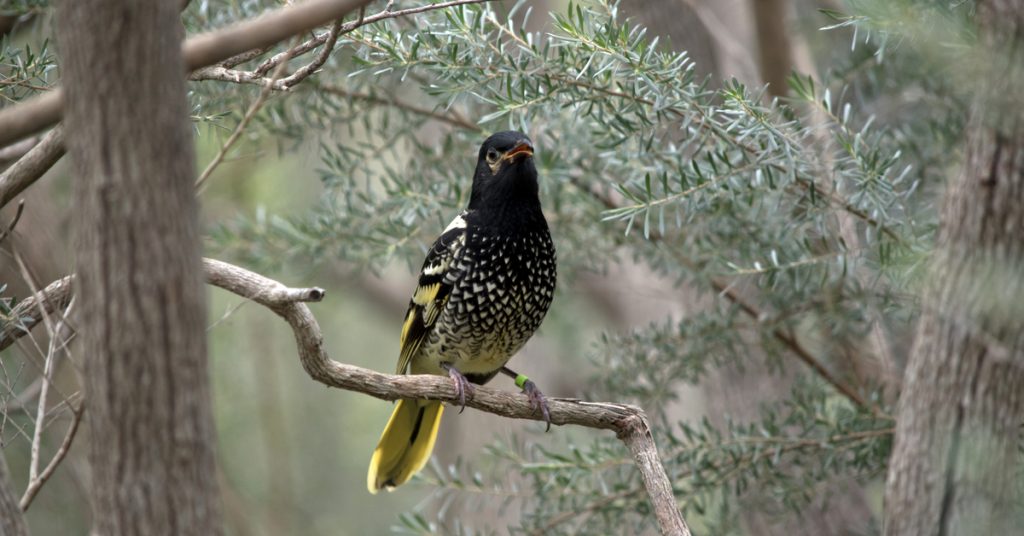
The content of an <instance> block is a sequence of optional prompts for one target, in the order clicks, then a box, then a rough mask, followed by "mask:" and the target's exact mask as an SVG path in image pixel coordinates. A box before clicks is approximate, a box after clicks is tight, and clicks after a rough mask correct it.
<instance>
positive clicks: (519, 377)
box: [501, 367, 551, 432]
mask: <svg viewBox="0 0 1024 536" xmlns="http://www.w3.org/2000/svg"><path fill="white" fill-rule="evenodd" d="M501 373H502V374H504V375H506V376H508V377H510V378H513V379H515V381H516V387H519V388H520V389H522V390H523V393H525V394H526V396H527V398H529V399H530V406H531V407H533V409H534V410H538V411H540V413H541V415H543V416H544V422H545V423H547V425H548V426H547V428H546V429H545V430H544V431H545V432H548V431H551V413H550V412H548V399H547V398H545V397H544V393H542V392H540V389H537V384H535V383H533V380H531V379H530V378H527V377H526V375H525V374H519V373H517V372H515V371H514V370H512V369H510V368H508V367H501Z"/></svg>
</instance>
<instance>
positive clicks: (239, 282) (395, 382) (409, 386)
mask: <svg viewBox="0 0 1024 536" xmlns="http://www.w3.org/2000/svg"><path fill="white" fill-rule="evenodd" d="M203 268H204V270H205V272H206V281H207V282H208V283H209V284H211V285H214V286H217V287H220V288H222V289H224V290H227V291H228V292H231V293H233V294H237V295H239V296H241V297H243V298H246V299H249V300H252V301H254V302H256V303H258V304H260V305H263V306H264V307H267V308H268V309H270V310H271V311H273V312H274V313H276V314H277V315H278V316H280V317H281V318H283V319H284V320H285V321H287V322H288V324H289V325H290V326H291V327H292V331H293V333H294V335H295V343H296V346H297V348H298V354H299V361H300V362H301V364H302V367H303V368H304V369H305V370H306V373H308V374H309V375H310V376H311V377H312V378H313V379H314V380H316V381H318V382H320V383H322V384H324V385H327V386H330V387H337V388H339V389H345V390H348V391H356V392H360V393H363V394H367V395H370V396H373V397H375V398H380V399H382V400H397V399H400V398H417V399H429V400H442V401H445V402H455V401H456V396H455V389H454V388H453V387H452V383H451V381H449V380H448V379H447V378H445V377H441V376H430V375H415V376H405V375H394V374H382V373H380V372H376V371H372V370H369V369H364V368H361V367H356V366H352V365H347V364H344V363H339V362H338V361H335V360H333V359H331V358H330V356H328V355H327V352H326V351H325V350H324V341H323V333H322V332H321V330H320V325H319V324H318V323H317V321H316V318H315V317H314V316H313V313H312V312H311V311H310V309H309V307H308V306H307V305H306V303H305V302H317V301H320V300H322V299H323V298H324V291H323V289H320V288H290V287H286V286H284V285H282V284H281V283H279V282H277V281H274V280H272V279H269V278H267V277H264V276H262V275H259V274H256V273H254V272H250V271H249V270H245V269H243V268H239V267H237V266H234V265H231V264H228V263H225V262H221V261H216V260H211V259H205V260H204V261H203ZM71 280H72V278H71V276H69V277H66V278H64V279H61V280H59V281H57V282H55V283H52V284H50V285H49V286H47V287H46V288H45V289H43V290H42V291H41V293H40V294H42V296H38V297H36V298H35V299H36V300H39V301H40V302H42V303H44V304H51V303H52V304H60V303H67V301H68V300H69V299H70V296H71V294H70V292H71V288H70V287H71V285H70V284H69V283H70V282H71ZM39 309H40V308H31V309H29V310H27V311H25V315H26V316H29V317H31V316H32V315H33V314H38V313H34V311H37V310H39ZM24 320H25V323H26V324H29V325H34V324H36V323H38V320H35V321H34V322H33V321H32V318H26V319H24ZM23 333H24V331H21V330H18V331H13V332H8V333H6V334H5V335H6V337H8V338H11V337H13V338H17V337H20V336H21V335H22V334H23ZM4 342H7V339H5V341H4ZM8 344H9V342H8ZM466 405H467V406H469V407H471V408H475V409H478V410H481V411H485V412H487V413H493V414H495V415H500V416H503V417H509V418H514V419H531V420H541V418H542V417H541V415H540V413H539V412H538V411H537V410H535V409H534V408H533V406H532V405H531V404H530V401H529V399H528V398H527V397H526V396H524V395H522V394H519V393H510V392H505V391H499V390H495V389H489V388H487V387H484V386H478V387H477V388H476V389H474V390H473V392H472V393H469V394H467V396H466ZM548 409H549V411H550V415H551V423H552V424H557V425H565V424H572V425H577V426H585V427H587V428H597V429H601V430H611V431H613V432H615V435H616V436H617V437H618V438H619V439H620V440H621V441H622V442H623V443H624V444H625V445H626V447H627V448H628V449H629V451H630V453H631V454H632V455H633V460H634V463H635V464H636V467H637V469H638V470H639V471H640V474H641V477H642V479H643V482H644V488H645V490H646V491H647V495H648V497H649V498H650V500H651V504H652V506H653V507H654V512H655V516H656V518H657V521H658V525H659V527H660V528H661V532H662V534H665V535H671V536H689V534H690V530H689V528H688V527H687V525H686V521H684V520H683V516H682V514H681V513H680V511H679V508H678V507H677V506H676V499H675V494H674V492H673V489H672V482H671V481H670V480H669V478H668V475H667V474H666V472H665V468H664V466H663V465H662V462H661V458H660V457H659V456H658V451H657V448H656V446H655V444H654V438H653V436H652V435H651V428H650V425H649V423H648V421H647V415H646V414H645V413H644V411H643V410H642V409H640V408H638V407H636V406H631V405H628V404H614V403H608V402H587V401H583V400H576V399H570V398H549V399H548Z"/></svg>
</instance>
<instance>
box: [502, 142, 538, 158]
mask: <svg viewBox="0 0 1024 536" xmlns="http://www.w3.org/2000/svg"><path fill="white" fill-rule="evenodd" d="M520 155H522V156H533V144H532V143H530V142H528V141H525V140H524V141H521V142H519V144H518V145H516V146H515V147H513V148H512V150H511V151H509V152H507V153H505V156H503V157H501V159H502V160H514V159H515V158H516V157H517V156H520Z"/></svg>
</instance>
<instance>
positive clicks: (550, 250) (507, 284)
mask: <svg viewBox="0 0 1024 536" xmlns="http://www.w3.org/2000/svg"><path fill="white" fill-rule="evenodd" d="M453 269H454V270H455V271H457V272H459V273H461V274H462V276H461V277H460V278H459V279H458V281H457V282H456V284H455V286H454V288H453V289H452V294H451V297H450V298H449V300H448V303H447V304H446V306H445V308H444V311H443V312H442V313H441V317H440V318H439V319H438V322H437V325H436V326H435V329H434V330H433V331H432V333H431V334H430V335H429V337H428V339H427V340H426V341H425V342H424V345H423V347H422V348H421V349H420V352H419V353H420V356H419V359H414V366H413V368H414V369H417V368H420V367H419V366H423V367H426V369H425V370H421V371H414V372H429V373H433V374H445V372H444V371H443V370H442V369H441V367H440V363H441V362H449V363H451V364H453V365H454V366H455V368H457V369H459V371H461V372H463V373H464V374H468V375H474V376H478V377H479V376H480V375H489V374H490V373H493V372H496V371H497V370H498V369H500V368H501V367H502V366H504V365H505V363H506V362H508V360H509V358H510V357H512V355H513V354H515V353H516V352H517V351H519V349H520V348H522V346H523V345H524V344H525V343H526V341H527V340H528V339H529V338H530V336H531V335H533V332H534V331H536V330H537V328H538V327H539V326H540V324H541V321H542V320H543V319H544V315H545V314H546V313H547V311H548V307H550V305H551V299H552V297H553V296H554V291H555V279H556V273H555V272H556V268H555V247H554V244H553V243H552V241H551V235H550V234H549V233H548V231H547V229H546V228H545V229H539V230H535V231H528V232H519V233H505V234H498V233H489V232H487V231H486V230H482V229H479V228H477V229H471V230H470V232H469V234H468V236H467V243H466V247H465V249H464V254H463V255H462V256H461V258H459V259H456V260H455V266H453ZM416 365H419V366H416Z"/></svg>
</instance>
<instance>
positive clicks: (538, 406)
mask: <svg viewBox="0 0 1024 536" xmlns="http://www.w3.org/2000/svg"><path fill="white" fill-rule="evenodd" d="M523 393H525V394H526V396H527V398H529V399H530V407H532V408H533V409H534V411H540V413H541V415H542V416H543V417H544V422H545V423H547V428H545V429H544V431H545V432H549V431H551V413H550V412H549V411H548V399H547V398H545V397H544V393H542V392H540V389H537V384H535V383H533V380H526V381H525V382H523Z"/></svg>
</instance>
